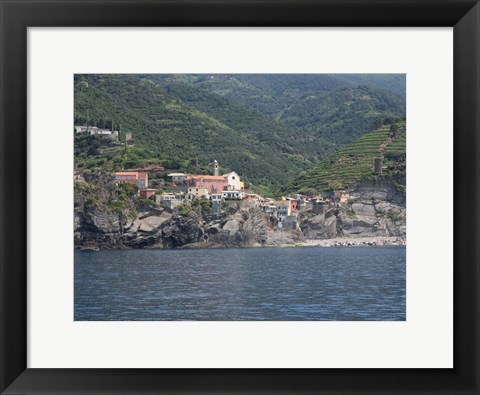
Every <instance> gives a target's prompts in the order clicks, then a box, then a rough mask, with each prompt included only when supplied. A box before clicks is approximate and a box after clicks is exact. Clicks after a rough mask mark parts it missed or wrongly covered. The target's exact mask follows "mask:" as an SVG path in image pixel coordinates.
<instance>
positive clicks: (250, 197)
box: [243, 193, 262, 202]
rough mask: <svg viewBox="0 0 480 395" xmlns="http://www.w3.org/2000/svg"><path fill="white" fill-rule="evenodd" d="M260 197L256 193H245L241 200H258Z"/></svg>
mask: <svg viewBox="0 0 480 395" xmlns="http://www.w3.org/2000/svg"><path fill="white" fill-rule="evenodd" d="M261 199H262V197H261V196H260V195H257V194H256V193H246V194H245V196H244V198H243V200H245V201H247V202H260V200H261Z"/></svg>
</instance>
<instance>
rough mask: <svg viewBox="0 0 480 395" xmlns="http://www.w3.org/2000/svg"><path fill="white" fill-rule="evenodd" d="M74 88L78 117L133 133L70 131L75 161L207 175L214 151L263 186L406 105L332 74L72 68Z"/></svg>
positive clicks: (225, 166)
mask: <svg viewBox="0 0 480 395" xmlns="http://www.w3.org/2000/svg"><path fill="white" fill-rule="evenodd" d="M385 81H386V82H387V83H388V82H389V81H390V79H389V77H388V76H386V77H385ZM385 81H384V82H385ZM390 82H391V81H390ZM74 88H75V124H83V125H84V124H86V123H88V124H89V125H94V126H98V127H107V128H111V127H113V128H114V129H117V130H120V140H121V141H123V139H124V136H125V133H126V132H132V133H133V144H134V146H133V147H127V149H126V150H125V148H124V147H123V145H121V144H115V143H111V142H105V141H103V142H102V141H101V139H100V138H89V139H84V140H82V138H80V136H76V141H75V147H76V155H75V158H76V166H77V169H81V168H89V169H94V168H107V169H112V170H119V169H128V168H136V167H141V166H143V165H145V164H159V165H160V164H161V165H163V167H164V168H165V171H166V172H168V170H170V171H183V172H195V173H199V174H207V173H210V172H211V163H212V162H213V160H215V159H216V160H218V161H219V163H220V167H221V168H220V171H221V172H222V173H223V172H228V171H232V170H234V171H236V172H237V173H239V174H240V176H241V177H242V179H244V180H245V181H246V182H247V183H249V184H250V185H251V186H252V187H254V188H255V187H256V188H257V190H259V191H260V190H261V191H264V192H265V193H268V192H272V191H278V190H279V189H280V188H282V187H283V186H284V185H285V183H286V182H288V181H289V180H292V179H294V178H295V177H296V176H297V175H298V174H299V173H300V172H302V171H304V170H307V169H309V168H311V167H313V166H315V165H316V164H317V163H319V161H320V160H322V159H324V158H326V157H327V156H328V155H329V154H331V153H332V152H333V151H334V150H335V149H336V148H338V147H341V146H344V145H345V144H347V143H350V142H351V141H353V140H354V139H355V138H357V137H359V136H361V135H363V134H364V133H365V132H366V131H368V130H372V128H373V125H375V124H378V122H379V120H381V119H384V118H385V117H387V116H392V117H402V116H404V114H405V100H404V99H403V98H401V97H400V96H398V95H395V94H393V93H391V92H388V91H384V90H381V89H379V88H375V87H362V86H354V85H352V83H351V82H350V81H347V80H345V78H344V79H342V78H337V77H334V76H332V75H288V74H283V75H282V74H278V75H275V74H274V75H254V74H235V75H213V76H212V75H193V74H188V75H186V74H182V75H180V74H179V75H173V74H170V75H107V74H105V75H96V74H89V75H75V86H74ZM92 137H93V136H92ZM99 139H100V140H99Z"/></svg>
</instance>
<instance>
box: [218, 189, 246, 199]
mask: <svg viewBox="0 0 480 395" xmlns="http://www.w3.org/2000/svg"><path fill="white" fill-rule="evenodd" d="M222 198H223V199H243V192H242V191H223V192H222Z"/></svg>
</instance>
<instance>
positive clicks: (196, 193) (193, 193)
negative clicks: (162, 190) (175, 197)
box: [185, 187, 209, 200]
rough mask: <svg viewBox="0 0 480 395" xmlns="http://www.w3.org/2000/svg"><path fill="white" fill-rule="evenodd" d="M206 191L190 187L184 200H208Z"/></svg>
mask: <svg viewBox="0 0 480 395" xmlns="http://www.w3.org/2000/svg"><path fill="white" fill-rule="evenodd" d="M208 198H209V194H208V189H207V188H197V187H190V188H188V190H187V194H186V195H185V199H187V200H193V199H208Z"/></svg>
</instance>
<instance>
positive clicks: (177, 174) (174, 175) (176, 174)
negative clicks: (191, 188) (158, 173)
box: [168, 173, 187, 177]
mask: <svg viewBox="0 0 480 395" xmlns="http://www.w3.org/2000/svg"><path fill="white" fill-rule="evenodd" d="M168 176H169V177H178V176H185V177H186V176H187V175H186V174H185V173H170V174H168Z"/></svg>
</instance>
